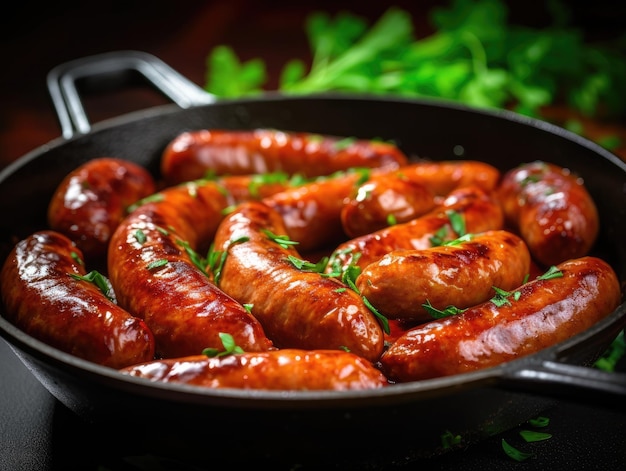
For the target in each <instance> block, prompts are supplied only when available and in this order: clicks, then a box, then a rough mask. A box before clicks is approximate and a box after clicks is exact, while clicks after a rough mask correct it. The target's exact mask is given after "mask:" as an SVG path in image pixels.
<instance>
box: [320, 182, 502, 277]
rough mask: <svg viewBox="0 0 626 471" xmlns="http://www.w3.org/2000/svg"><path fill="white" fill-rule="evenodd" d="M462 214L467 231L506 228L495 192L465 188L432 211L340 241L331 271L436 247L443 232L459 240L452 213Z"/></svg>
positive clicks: (332, 260)
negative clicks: (397, 252) (394, 253)
mask: <svg viewBox="0 0 626 471" xmlns="http://www.w3.org/2000/svg"><path fill="white" fill-rule="evenodd" d="M451 211H452V212H455V213H457V214H458V215H460V216H462V218H463V219H464V221H465V231H466V232H467V233H478V232H484V231H488V230H495V229H502V226H503V224H504V217H503V214H502V208H501V207H500V205H499V204H498V203H497V202H496V200H495V199H494V198H492V196H491V194H490V193H489V192H487V191H485V190H483V189H481V188H479V187H463V188H459V189H457V190H454V191H453V192H451V193H450V194H449V195H448V196H447V197H446V198H445V199H444V200H443V201H442V203H441V204H440V205H438V206H437V207H436V208H435V209H433V210H432V211H431V212H429V213H427V214H425V215H423V216H420V217H418V218H416V219H413V220H411V221H409V222H406V223H403V224H396V225H393V226H389V227H386V228H384V229H380V230H378V231H374V232H371V233H369V234H365V235H362V236H359V237H355V238H353V239H350V240H347V241H345V242H342V243H341V244H339V245H338V246H337V247H336V248H335V250H334V251H333V254H332V256H331V257H330V263H329V265H328V267H327V272H328V273H341V272H343V271H345V270H346V268H347V267H349V266H350V265H356V266H359V267H361V268H365V267H366V266H367V265H369V264H370V263H373V262H375V261H377V260H378V259H380V258H381V257H383V256H384V255H385V254H387V253H389V252H392V251H394V250H401V249H406V250H416V249H425V248H429V247H432V245H433V244H432V242H431V239H432V238H433V237H434V236H436V235H437V234H438V233H439V232H440V231H443V232H444V233H443V234H441V238H442V239H444V240H453V239H457V238H458V237H459V235H462V234H458V233H457V232H455V231H454V230H453V229H452V226H451V221H450V212H451Z"/></svg>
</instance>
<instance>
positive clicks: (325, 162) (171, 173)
mask: <svg viewBox="0 0 626 471" xmlns="http://www.w3.org/2000/svg"><path fill="white" fill-rule="evenodd" d="M407 163H408V158H407V156H406V155H405V154H404V153H403V152H402V151H401V150H400V149H399V148H398V147H397V146H395V145H394V144H391V143H386V142H379V141H369V140H363V139H349V138H341V137H338V136H322V135H319V134H312V133H302V132H284V131H277V130H272V129H255V130H245V131H244V130H235V131H232V130H223V129H203V130H197V131H190V132H185V133H182V134H180V135H179V136H177V137H176V138H175V139H173V140H172V141H171V142H170V143H169V144H168V145H167V147H166V148H165V150H164V151H163V155H162V157H161V174H162V175H163V176H164V177H165V179H166V181H167V182H169V183H170V184H174V183H181V182H184V181H188V180H195V179H198V178H203V177H205V176H206V175H207V173H211V174H213V175H245V174H262V173H268V172H276V171H282V172H286V173H287V174H289V175H293V174H296V173H298V174H302V175H303V176H305V177H317V176H322V175H329V174H332V173H334V172H337V171H341V170H347V169H349V168H354V167H368V168H375V167H386V166H390V167H392V168H397V167H399V166H401V165H405V164H407Z"/></svg>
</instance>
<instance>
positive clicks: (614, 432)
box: [0, 0, 626, 471]
mask: <svg viewBox="0 0 626 471" xmlns="http://www.w3.org/2000/svg"><path fill="white" fill-rule="evenodd" d="M436 3H437V2H432V1H426V2H419V7H416V6H415V2H395V4H397V5H400V6H408V7H409V8H410V10H411V12H412V13H413V15H414V18H415V21H416V26H417V28H418V30H421V31H425V32H426V31H428V27H429V26H428V22H427V19H426V12H427V10H428V8H429V7H430V6H431V5H433V4H436ZM440 3H441V2H440ZM512 3H514V4H519V3H522V2H512ZM523 3H524V4H525V5H526V6H529V5H530V7H528V8H526V9H519V8H518V9H517V10H514V13H515V14H516V15H518V16H520V17H523V18H524V19H526V20H527V21H540V20H541V15H540V14H539V13H537V12H538V10H535V9H534V8H531V7H533V6H535V5H534V3H538V4H544V2H530V3H528V2H523ZM582 3H583V2H581V4H582ZM388 5H390V4H385V3H379V2H330V1H328V2H327V1H319V2H315V4H314V6H308V5H307V4H306V3H304V4H302V3H300V2H286V1H285V2H281V1H277V2H272V3H271V4H270V5H269V6H268V5H263V2H252V1H245V0H230V1H227V2H225V1H188V2H164V1H156V2H147V1H127V2H122V1H116V2H108V3H107V4H106V5H100V4H98V5H93V4H91V2H78V1H76V2H72V1H62V2H57V3H56V4H49V5H36V6H35V5H33V4H31V3H30V2H22V3H19V4H16V5H15V9H14V11H13V13H11V14H8V15H7V14H5V15H3V18H2V20H1V21H2V31H0V54H1V57H2V58H3V59H4V63H5V68H4V71H3V74H2V77H1V78H0V103H2V106H1V107H0V167H2V166H5V165H7V164H8V163H10V162H12V161H13V160H15V159H17V158H19V157H20V156H22V155H24V154H26V153H27V152H29V151H31V150H34V149H36V148H38V147H39V146H42V145H44V144H46V143H47V142H49V141H51V140H53V139H56V138H58V137H59V136H60V128H59V124H58V122H57V119H56V115H55V114H54V110H53V108H52V105H51V102H50V99H49V97H48V95H47V89H46V85H45V77H46V74H47V72H48V71H49V70H50V69H51V68H53V67H54V66H55V65H57V64H60V63H62V62H65V61H68V60H72V59H75V58H79V57H84V56H87V55H91V54H97V53H101V52H108V51H113V50H123V49H135V50H141V51H145V52H149V53H152V54H155V55H157V56H158V57H160V58H161V59H163V60H164V61H165V62H167V63H168V64H170V65H171V66H172V67H173V68H174V69H176V70H178V71H180V72H181V73H182V74H183V75H185V76H187V77H188V78H189V79H191V80H192V81H194V82H195V83H197V84H198V85H203V83H204V80H205V75H204V74H205V59H206V56H207V54H208V53H209V52H210V50H211V49H212V48H213V47H214V46H216V45H219V44H229V45H231V46H232V47H233V48H234V49H235V50H236V51H237V52H238V53H239V54H240V56H241V58H242V59H243V60H246V59H250V58H253V57H263V58H264V59H265V60H266V62H267V65H268V72H269V75H270V78H271V80H274V82H273V83H274V84H275V80H276V76H277V74H278V71H279V70H280V68H281V67H282V66H283V65H284V63H285V62H286V61H287V60H288V59H291V58H294V57H300V58H303V59H305V60H306V59H307V51H308V46H307V44H306V39H305V36H304V34H303V22H304V18H305V16H306V14H307V13H308V12H310V11H311V10H326V11H329V12H336V11H339V10H342V9H343V10H348V11H352V12H354V13H358V14H362V15H364V16H369V17H371V18H376V17H378V16H379V15H380V14H381V13H382V12H383V11H384V10H385V9H386V8H387V6H388ZM35 8H36V9H37V10H35ZM581 8H582V7H581ZM35 11H37V14H35ZM577 12H578V15H579V16H580V17H581V18H583V20H581V21H585V24H586V26H587V27H588V28H589V30H590V31H591V33H593V34H598V32H599V31H605V32H606V30H607V29H608V30H610V29H611V28H613V29H616V28H617V29H619V28H622V27H623V22H620V18H622V19H623V18H624V15H623V13H624V7H623V6H621V7H620V6H618V5H614V2H604V1H600V2H594V8H589V7H588V6H587V9H586V10H582V11H577ZM270 86H272V84H271V83H270ZM160 100H161V99H160V98H157V97H154V96H152V95H146V96H144V95H139V96H131V97H127V96H124V97H123V98H122V99H121V100H108V99H98V98H94V99H93V100H91V101H89V102H87V105H88V106H89V108H88V113H89V117H90V119H91V121H92V122H97V121H100V120H102V119H106V118H109V117H114V116H118V115H121V114H124V113H125V112H127V111H133V110H135V109H142V108H145V107H148V106H153V105H156V104H161V101H160ZM587 124H588V125H589V127H590V129H591V130H592V131H594V132H598V133H617V134H619V135H621V136H625V135H626V134H625V129H626V126H624V125H623V123H615V122H610V123H595V122H590V123H587ZM624 141H625V142H626V140H624ZM616 153H617V154H618V155H620V156H622V157H624V156H626V151H624V149H623V147H622V148H619V149H617V150H616ZM0 375H1V377H2V379H1V380H0V469H2V470H7V471H19V470H25V471H26V470H28V471H30V470H41V471H47V470H66V469H84V470H99V471H103V470H112V471H114V470H115V471H117V470H141V469H151V470H153V469H154V470H161V469H182V470H185V469H196V468H191V467H188V466H186V465H185V463H184V460H182V459H181V461H180V462H178V463H176V464H175V465H172V463H169V462H165V461H163V460H159V459H158V457H155V456H146V455H145V454H143V451H142V450H141V449H138V450H137V452H136V455H137V456H138V457H139V458H136V457H135V458H133V457H132V456H129V454H128V452H127V449H126V448H123V447H119V448H117V447H116V446H115V443H114V442H111V441H110V440H107V433H108V432H107V431H104V430H100V429H99V428H98V427H94V426H91V425H89V424H85V423H83V422H82V421H81V420H80V419H79V418H78V417H76V416H75V415H74V414H73V413H72V412H70V411H69V410H67V409H66V408H65V407H64V406H63V405H62V404H60V403H59V402H58V401H57V400H56V399H55V398H54V397H52V396H51V395H50V394H49V393H48V391H47V390H46V389H44V387H43V386H42V385H41V384H40V383H39V382H38V381H37V380H36V379H35V378H34V377H33V376H32V374H31V373H30V372H29V371H28V370H27V369H26V368H25V367H24V366H23V364H22V363H21V362H20V360H19V359H18V358H17V357H16V356H15V355H14V354H13V352H12V351H11V349H10V348H9V347H8V345H7V344H6V342H4V341H3V340H0ZM544 415H546V416H548V417H549V418H550V426H549V428H548V429H547V430H546V431H548V432H550V433H551V434H552V438H551V439H550V440H547V441H545V442H540V443H534V444H523V443H520V440H519V436H518V435H517V433H518V431H519V430H517V429H515V430H511V431H510V432H507V433H505V434H503V435H498V436H495V437H493V438H491V439H488V440H486V441H485V442H483V443H479V444H477V445H475V446H471V447H470V448H468V449H467V450H464V451H462V452H455V453H451V454H448V455H444V456H442V457H440V458H436V459H431V460H428V461H426V462H421V461H420V462H413V463H409V464H408V465H407V468H411V469H422V468H424V469H442V470H443V469H455V470H474V469H476V470H478V469H481V470H482V469H486V468H487V467H489V468H492V469H493V468H495V469H503V470H508V469H511V470H518V469H528V467H529V466H532V467H533V469H600V470H605V469H606V470H608V469H624V463H626V415H625V414H624V413H623V412H621V411H617V410H611V409H607V408H604V407H591V406H588V405H581V404H575V403H566V402H562V403H557V404H556V405H555V406H554V407H551V408H550V409H549V410H546V411H545V414H544ZM502 438H505V439H507V440H508V441H510V442H511V443H515V444H519V445H520V448H522V449H523V450H524V451H531V452H533V453H534V454H535V456H534V457H533V458H532V459H531V460H529V461H527V462H524V463H518V462H515V461H513V460H512V459H510V458H508V457H507V456H506V455H505V454H504V452H503V451H502V448H501V440H502ZM302 458H303V459H302V463H306V458H307V457H302ZM149 463H151V465H149ZM250 464H251V465H253V464H258V463H250ZM265 464H266V465H270V466H271V465H272V463H271V462H265ZM275 469H279V468H275ZM294 469H296V468H295V467H294ZM303 469H307V468H306V467H304V468H303Z"/></svg>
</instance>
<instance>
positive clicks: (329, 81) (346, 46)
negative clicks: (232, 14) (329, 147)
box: [206, 0, 626, 117]
mask: <svg viewBox="0 0 626 471" xmlns="http://www.w3.org/2000/svg"><path fill="white" fill-rule="evenodd" d="M552 3H553V6H556V7H558V8H551V13H552V14H553V20H552V25H551V26H549V27H543V28H535V27H529V26H523V25H519V24H514V23H512V22H511V21H510V20H509V16H510V15H509V11H508V6H507V3H506V2H505V1H504V0H451V1H450V2H449V4H448V5H447V6H444V7H435V8H433V9H432V10H431V11H430V20H431V24H432V27H433V28H432V29H433V31H432V33H431V34H429V35H427V36H419V34H418V33H420V32H418V31H414V29H413V19H412V17H411V16H410V14H409V13H408V12H406V11H403V10H401V9H399V8H397V7H390V8H389V9H388V10H387V11H386V12H385V13H383V15H381V17H380V18H379V19H378V20H377V21H375V22H374V23H373V24H371V25H370V24H368V23H367V22H366V20H365V19H363V18H361V17H359V16H357V15H352V14H350V13H346V12H343V13H338V14H337V15H336V16H335V17H330V16H329V15H328V14H326V13H323V12H314V13H311V14H310V15H309V17H307V19H306V24H305V31H304V34H306V36H307V38H308V41H309V45H310V50H311V57H312V61H311V63H310V64H305V63H304V62H303V61H302V60H299V59H294V60H291V61H289V62H288V63H287V64H286V65H285V66H284V67H283V70H282V72H281V76H280V82H279V87H278V88H279V89H280V90H281V91H283V92H286V93H315V92H323V91H331V90H340V91H351V92H368V93H386V94H397V95H403V96H410V97H411V96H412V97H416V96H427V97H437V98H444V99H450V100H455V101H459V102H462V103H465V104H467V105H470V106H476V107H481V108H514V109H515V111H517V112H520V113H523V114H526V115H530V116H539V117H540V116H541V110H542V108H543V107H545V106H547V105H551V104H555V103H557V102H558V103H562V104H565V105H566V106H569V107H571V108H572V109H574V110H576V111H578V112H580V113H581V115H583V116H589V117H595V116H597V115H599V114H601V113H602V114H604V115H610V116H614V117H620V116H623V115H624V113H625V112H626V89H625V88H624V87H622V86H621V85H622V84H623V83H624V82H626V62H625V61H624V60H623V54H624V42H623V41H621V42H620V38H616V40H615V41H605V43H603V44H601V45H600V44H592V43H589V42H586V41H585V37H584V32H583V31H581V30H579V29H576V27H574V26H569V25H568V23H567V7H566V5H565V4H564V3H562V2H552ZM559 13H560V14H559ZM266 82H267V75H266V70H265V64H264V62H263V61H262V60H261V59H253V60H250V61H248V62H246V63H241V62H240V61H239V59H238V58H237V56H236V54H235V52H234V51H233V50H232V49H230V48H229V47H227V46H219V47H216V48H215V49H214V50H213V51H212V52H211V54H210V55H209V57H208V60H207V83H206V90H207V91H209V92H211V93H213V94H215V95H218V96H227V97H234V96H241V95H250V94H256V93H259V92H261V91H262V87H263V86H264V85H265V83H266Z"/></svg>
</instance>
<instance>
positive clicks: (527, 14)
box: [0, 0, 626, 167]
mask: <svg viewBox="0 0 626 471" xmlns="http://www.w3.org/2000/svg"><path fill="white" fill-rule="evenodd" d="M548 3H549V2H546V1H538V0H528V1H520V0H513V1H509V2H507V5H508V6H509V12H510V14H509V18H510V20H511V21H512V22H515V23H520V24H525V25H529V26H534V27H542V26H546V25H547V24H549V22H550V15H549V13H548V9H547V5H548ZM566 3H567V4H568V5H569V6H570V8H571V12H572V22H573V25H575V26H576V27H578V28H583V29H584V30H585V32H586V35H587V36H588V37H589V38H590V39H594V40H597V39H607V38H608V39H610V38H615V37H617V35H619V34H623V33H624V30H626V6H625V5H626V4H624V3H623V2H613V1H609V0H596V1H593V2H588V1H576V2H566ZM448 4H449V2H447V1H439V2H436V1H432V0H419V1H396V2H364V1H327V0H320V1H316V2H298V1H272V2H260V1H251V0H227V1H207V0H205V1H198V0H187V1H180V2H175V1H171V0H170V1H163V0H156V1H146V0H115V1H109V2H84V1H69V0H65V1H60V2H48V3H43V4H40V3H37V4H34V3H32V2H29V1H21V2H13V4H12V8H11V11H7V10H4V11H3V13H2V15H1V18H0V22H1V24H0V58H1V59H2V63H3V73H2V74H1V75H0V104H1V105H0V167H1V166H4V165H6V164H7V163H9V162H10V161H12V160H14V159H16V158H17V157H19V156H21V155H23V154H25V153H27V152H28V151H30V150H33V149H34V148H36V147H38V146H40V145H43V144H45V143H47V142H48V141H50V140H52V139H54V138H56V137H59V135H60V128H59V125H58V122H57V119H56V115H55V114H54V110H53V108H52V105H51V102H50V99H49V96H48V91H47V88H46V82H45V80H46V74H47V73H48V71H49V70H50V69H52V68H53V67H54V66H56V65H58V64H60V63H63V62H65V61H69V60H72V59H76V58H80V57H83V56H87V55H91V54H97V53H102V52H108V51H113V50H121V49H136V50H142V51H145V52H149V53H152V54H155V55H157V56H158V57H160V58H161V59H163V60H164V61H165V62H166V63H168V64H169V65H171V66H172V67H173V68H174V69H176V70H178V71H179V72H181V73H182V74H183V75H185V76H186V77H188V78H189V79H191V80H192V81H194V82H195V83H196V84H198V85H203V84H204V82H205V71H206V66H205V60H206V57H207V55H208V54H209V52H210V51H211V50H212V49H213V47H215V46H217V45H220V44H227V45H230V46H232V47H233V48H234V50H235V52H236V53H237V54H238V56H240V58H241V59H242V60H247V59H250V58H254V57H260V58H262V59H263V60H264V61H265V62H266V64H267V66H268V72H269V76H270V83H269V84H268V85H269V87H275V86H276V77H277V75H278V73H279V71H280V69H281V68H282V66H283V65H284V64H285V63H286V62H287V61H288V60H289V59H292V58H301V59H304V60H307V59H308V58H309V47H308V44H307V41H306V36H305V33H304V21H305V18H306V16H307V14H308V13H310V12H311V11H312V10H323V11H327V12H329V13H336V12H338V11H349V12H351V13H354V14H358V15H361V16H364V17H366V18H369V19H370V20H371V22H372V23H373V21H375V20H376V19H377V18H379V17H380V15H381V14H382V13H383V12H384V11H385V10H386V9H387V8H388V7H389V6H391V5H396V6H399V7H402V8H404V9H406V10H407V11H409V12H410V13H411V15H412V17H413V19H414V22H415V32H416V35H417V36H418V37H422V36H426V35H428V34H429V33H431V32H432V27H431V25H430V23H429V20H428V12H429V11H430V9H431V8H432V7H433V6H434V5H448ZM114 97H115V96H114ZM114 97H113V98H114ZM119 97H120V98H119V99H117V100H116V99H112V97H108V96H107V97H104V98H98V97H94V98H93V99H92V98H89V99H88V100H87V102H86V105H87V106H86V107H87V112H88V113H89V117H90V120H91V121H92V122H96V121H99V120H100V119H103V118H107V117H113V116H117V115H119V114H123V113H125V112H127V111H132V110H135V109H141V108H144V107H146V106H151V105H153V104H160V103H162V101H159V100H161V98H160V96H156V95H155V96H153V95H148V94H145V93H139V94H136V95H132V94H123V93H122V94H121V95H119ZM621 124H622V123H591V127H592V128H596V127H597V126H600V125H601V126H602V129H601V130H603V131H607V132H613V133H618V134H621V133H622V132H623V129H622V127H621ZM620 151H621V149H620ZM625 155H626V154H625Z"/></svg>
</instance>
